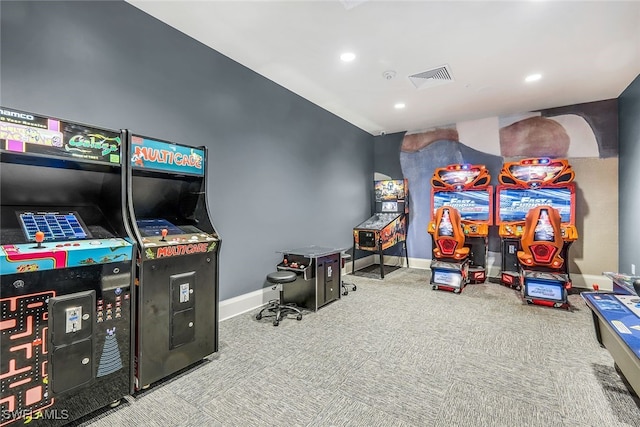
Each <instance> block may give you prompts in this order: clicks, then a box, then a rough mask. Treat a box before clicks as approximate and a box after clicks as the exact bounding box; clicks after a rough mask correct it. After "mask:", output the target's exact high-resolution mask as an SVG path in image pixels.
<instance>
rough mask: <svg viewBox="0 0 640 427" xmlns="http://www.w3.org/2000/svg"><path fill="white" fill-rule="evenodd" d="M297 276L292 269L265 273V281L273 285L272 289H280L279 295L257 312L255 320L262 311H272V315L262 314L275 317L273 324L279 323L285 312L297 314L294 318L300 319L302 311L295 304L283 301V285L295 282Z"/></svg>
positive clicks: (259, 316)
mask: <svg viewBox="0 0 640 427" xmlns="http://www.w3.org/2000/svg"><path fill="white" fill-rule="evenodd" d="M297 277H298V276H297V274H296V273H295V272H293V271H276V272H274V273H269V274H268V275H267V282H269V283H271V284H273V285H275V286H273V288H272V289H273V290H277V291H280V297H279V299H277V300H273V301H269V305H267V306H266V307H264V308H263V309H262V310H260V312H259V313H258V314H256V320H260V319H262V317H263V314H262V313H264V312H265V311H267V312H270V313H274V314H273V315H268V316H264V317H275V319H274V320H273V326H278V325H279V324H280V321H281V320H282V319H284V318H285V317H286V316H287V314H291V313H295V314H297V316H296V320H302V312H301V311H300V309H299V308H297V307H295V304H285V303H284V290H283V289H284V288H283V286H284V285H285V284H286V283H291V282H295V281H296V278H297Z"/></svg>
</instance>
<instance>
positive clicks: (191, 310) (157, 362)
mask: <svg viewBox="0 0 640 427" xmlns="http://www.w3.org/2000/svg"><path fill="white" fill-rule="evenodd" d="M217 269H218V267H217V257H216V254H214V253H202V254H192V255H189V256H181V257H170V258H156V259H151V260H146V261H144V262H143V263H142V268H141V275H140V279H141V282H143V283H144V286H139V287H138V292H139V294H138V339H137V340H138V360H137V374H136V381H137V383H138V384H137V385H138V387H144V386H146V385H149V384H151V383H153V382H156V381H158V380H161V379H163V378H165V377H167V376H169V375H172V374H175V373H176V372H178V371H180V370H182V369H184V368H187V367H189V366H190V365H193V364H194V363H196V362H199V361H200V360H202V359H203V358H205V357H207V356H209V355H211V354H213V353H215V352H216V351H217V343H218V313H217V299H218V295H217V293H218V291H217Z"/></svg>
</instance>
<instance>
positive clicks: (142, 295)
mask: <svg viewBox="0 0 640 427" xmlns="http://www.w3.org/2000/svg"><path fill="white" fill-rule="evenodd" d="M127 141H128V147H127V153H128V156H127V158H128V166H129V167H128V174H129V181H128V182H129V185H130V187H129V203H128V207H129V217H130V221H131V226H132V228H133V232H134V235H135V238H136V240H137V242H138V247H139V251H138V254H137V263H136V274H135V283H136V286H135V290H136V294H137V302H138V303H137V305H136V308H135V314H136V316H135V328H136V331H135V332H136V333H135V336H136V343H135V356H136V358H135V362H136V363H135V371H134V372H135V380H134V381H135V388H136V389H137V390H139V389H141V388H146V387H147V386H149V385H150V384H151V383H153V382H156V381H158V380H161V379H163V378H165V377H167V376H170V375H172V374H174V373H176V372H178V371H179V370H181V369H183V368H186V367H188V366H191V365H193V364H195V363H196V362H199V361H201V360H202V359H203V358H205V357H206V356H209V355H211V354H212V353H215V352H217V351H218V258H219V249H220V238H219V237H218V233H217V232H216V230H215V228H214V227H213V224H212V222H211V220H210V219H209V218H210V216H209V213H208V209H207V200H206V199H207V197H206V188H205V183H206V178H207V175H206V154H207V153H206V148H205V147H197V148H195V147H188V146H185V145H179V144H174V143H170V142H165V141H159V140H156V139H151V138H147V137H143V136H138V135H133V134H131V133H130V132H127Z"/></svg>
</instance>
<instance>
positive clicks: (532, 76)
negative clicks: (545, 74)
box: [524, 74, 542, 83]
mask: <svg viewBox="0 0 640 427" xmlns="http://www.w3.org/2000/svg"><path fill="white" fill-rule="evenodd" d="M541 78H542V74H530V75H528V76H527V77H525V79H524V81H525V82H527V83H531V82H536V81H538V80H540V79H541Z"/></svg>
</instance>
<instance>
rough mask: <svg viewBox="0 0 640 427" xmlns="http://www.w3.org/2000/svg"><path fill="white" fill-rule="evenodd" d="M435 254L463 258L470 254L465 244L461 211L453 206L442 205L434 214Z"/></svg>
mask: <svg viewBox="0 0 640 427" xmlns="http://www.w3.org/2000/svg"><path fill="white" fill-rule="evenodd" d="M434 223H435V229H434V230H433V241H434V243H435V245H434V248H433V255H434V256H435V257H436V258H453V259H456V260H463V259H465V258H466V257H468V256H469V248H467V247H465V246H464V241H465V237H464V231H463V229H462V223H461V219H460V212H458V210H457V209H456V208H452V207H451V206H441V207H439V208H438V209H437V210H436V213H435V215H434Z"/></svg>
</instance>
